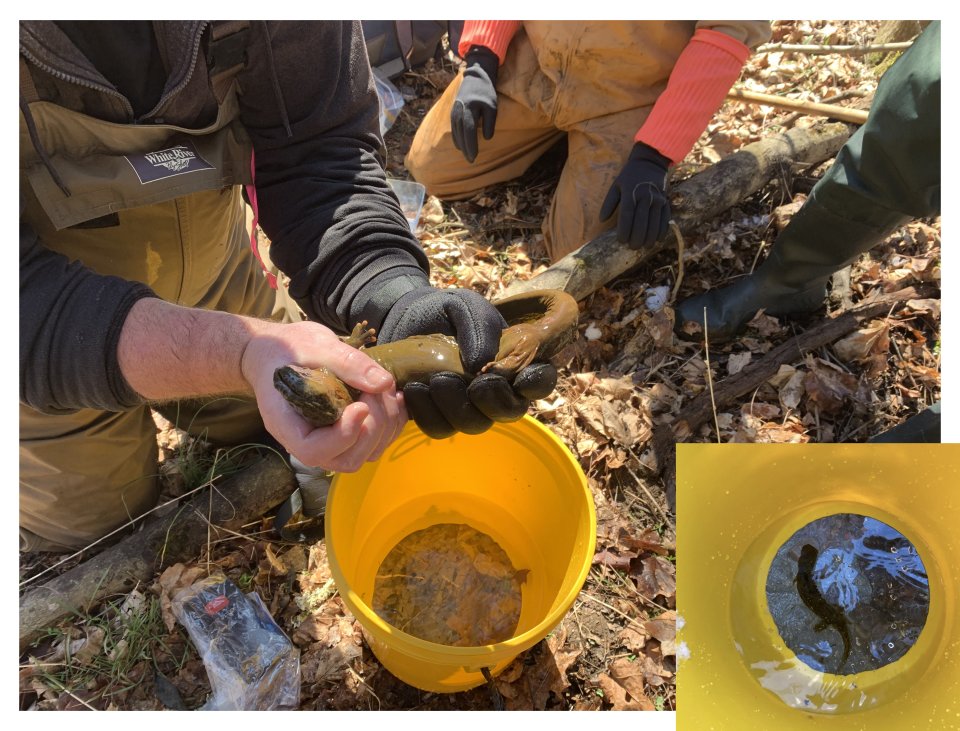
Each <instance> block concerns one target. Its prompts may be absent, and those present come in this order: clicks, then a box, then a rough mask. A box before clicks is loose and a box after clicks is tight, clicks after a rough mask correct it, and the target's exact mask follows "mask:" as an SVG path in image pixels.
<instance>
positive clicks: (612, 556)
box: [593, 549, 637, 573]
mask: <svg viewBox="0 0 960 731" xmlns="http://www.w3.org/2000/svg"><path fill="white" fill-rule="evenodd" d="M636 557H637V554H635V553H634V554H630V553H626V554H623V555H619V554H616V553H611V552H610V551H608V550H607V549H604V550H602V551H598V552H597V553H595V554H594V556H593V565H594V566H609V567H610V568H612V569H614V570H616V571H622V572H623V573H627V572H628V571H630V560H631V559H633V558H636Z"/></svg>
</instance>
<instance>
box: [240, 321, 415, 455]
mask: <svg viewBox="0 0 960 731" xmlns="http://www.w3.org/2000/svg"><path fill="white" fill-rule="evenodd" d="M291 363H293V364H297V365H301V366H306V367H309V368H318V367H321V366H322V367H326V368H328V369H330V370H331V371H332V372H333V373H334V374H336V375H337V377H339V378H340V379H341V380H342V381H343V382H344V383H347V384H348V385H350V386H353V387H354V388H356V389H357V390H359V391H361V392H363V395H362V396H361V398H360V400H359V401H357V402H355V403H353V404H350V405H349V406H348V407H347V408H346V409H345V410H344V412H343V414H342V416H341V417H340V419H339V420H338V421H337V422H336V423H335V424H333V425H331V426H327V427H322V428H319V429H317V428H314V427H312V426H311V425H310V424H308V423H307V422H305V421H304V420H303V418H301V417H300V415H299V414H297V413H296V411H294V409H293V407H291V406H290V404H289V403H287V401H286V400H285V399H284V398H283V397H282V396H281V395H280V393H279V392H278V391H277V390H276V388H275V387H274V385H273V373H274V371H275V370H276V369H277V368H279V367H280V366H284V365H289V364H291ZM241 370H242V371H243V375H244V377H245V378H246V379H247V381H248V382H249V383H250V385H251V387H252V388H253V391H254V394H255V395H256V398H257V405H258V407H259V409H260V414H261V416H262V418H263V423H264V426H265V427H266V428H267V431H269V432H270V433H271V434H272V435H273V436H274V437H275V438H276V439H277V441H279V442H280V444H282V445H283V447H284V448H285V449H286V450H287V451H288V452H289V453H290V454H292V455H293V456H295V457H296V458H297V459H299V460H300V461H301V462H303V463H304V464H306V465H308V466H310V467H322V468H324V469H327V470H331V471H333V472H355V471H357V470H358V469H360V468H361V467H362V466H363V464H364V462H368V461H373V460H376V459H378V458H379V457H380V455H381V454H383V451H384V450H385V449H386V448H387V446H389V444H390V443H391V442H392V441H393V440H394V439H396V437H397V436H398V435H399V433H400V430H401V429H403V427H404V425H405V424H406V422H407V412H406V409H405V407H404V403H403V394H402V393H398V392H397V390H396V384H395V383H394V380H393V377H392V376H391V375H390V374H389V373H388V372H387V371H385V370H384V369H383V368H381V367H380V366H379V365H377V363H376V362H374V361H373V360H372V359H371V358H370V357H369V356H367V355H366V354H364V353H363V352H362V351H360V350H357V349H356V348H352V347H350V346H349V345H347V344H346V343H344V342H342V341H341V340H340V339H339V338H338V337H337V336H336V335H335V334H334V333H333V331H331V330H330V329H328V328H326V327H324V326H323V325H320V324H318V323H315V322H298V323H292V324H288V325H276V324H270V325H269V326H266V327H264V328H262V329H260V330H259V331H258V332H257V333H256V334H255V335H254V336H253V338H252V339H251V340H250V342H249V344H248V345H247V347H246V349H245V350H244V353H243V358H242V360H241Z"/></svg>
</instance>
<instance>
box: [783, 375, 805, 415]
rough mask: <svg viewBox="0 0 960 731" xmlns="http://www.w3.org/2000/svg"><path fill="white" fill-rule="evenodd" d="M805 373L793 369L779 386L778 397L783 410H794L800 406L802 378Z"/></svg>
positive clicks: (802, 387)
mask: <svg viewBox="0 0 960 731" xmlns="http://www.w3.org/2000/svg"><path fill="white" fill-rule="evenodd" d="M806 375H807V374H806V373H804V372H803V371H800V370H796V369H794V370H793V373H792V374H791V375H790V377H789V378H788V379H787V380H786V382H785V383H784V384H783V385H782V386H781V387H780V391H779V393H778V397H779V399H780V405H781V406H783V408H784V409H785V410H790V411H795V410H796V409H797V408H798V407H799V406H800V401H801V399H803V394H804V378H806Z"/></svg>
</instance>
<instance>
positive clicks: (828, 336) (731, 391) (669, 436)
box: [653, 287, 918, 510]
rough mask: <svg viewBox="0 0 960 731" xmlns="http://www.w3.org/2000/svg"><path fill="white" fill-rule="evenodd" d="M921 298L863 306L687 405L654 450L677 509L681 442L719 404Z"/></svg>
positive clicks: (890, 297)
mask: <svg viewBox="0 0 960 731" xmlns="http://www.w3.org/2000/svg"><path fill="white" fill-rule="evenodd" d="M917 296H918V294H917V290H916V289H914V288H913V287H905V288H904V289H900V290H897V291H896V292H891V293H889V294H885V295H881V296H879V297H877V298H876V299H872V300H869V301H867V302H863V303H861V304H859V305H856V306H855V307H853V308H851V309H849V310H846V311H844V312H841V313H839V314H837V315H836V316H834V317H831V318H829V319H827V320H824V322H822V323H820V324H819V325H817V326H816V327H814V328H811V329H810V330H807V331H806V332H804V333H801V334H800V335H797V336H796V337H793V338H791V339H790V340H788V341H786V342H785V343H781V344H780V345H778V346H777V347H776V348H774V349H773V350H771V351H770V352H769V353H767V354H766V355H765V356H764V357H763V358H762V359H761V360H759V361H757V362H756V363H754V364H753V365H751V366H748V367H746V368H744V369H743V370H742V371H740V372H739V373H737V374H736V375H733V376H730V377H729V378H726V379H724V380H723V381H720V382H719V383H717V384H715V385H714V389H713V401H712V402H711V398H710V392H709V391H704V392H703V393H701V394H700V395H699V396H697V397H696V398H695V399H693V400H692V401H691V402H690V403H689V404H687V405H686V406H685V407H684V408H683V409H681V410H680V413H679V414H677V417H676V418H675V419H674V420H673V421H671V422H670V423H669V424H661V425H659V426H658V427H657V428H656V429H655V430H654V434H653V448H654V453H655V454H656V455H657V464H658V466H659V469H660V472H661V474H662V475H663V478H664V488H665V491H666V493H667V503H668V504H669V506H670V509H671V510H674V509H675V506H676V477H677V475H676V450H675V445H676V443H677V442H683V441H685V440H686V439H687V437H689V436H690V435H691V434H693V433H694V432H695V431H696V430H697V429H699V428H700V427H701V426H702V425H703V424H705V423H707V422H708V421H710V419H711V418H712V416H713V403H716V408H717V410H720V409H723V408H724V407H726V406H729V405H730V404H732V403H734V402H735V401H736V400H737V399H738V398H740V397H741V396H743V395H745V394H748V393H750V392H752V391H753V390H754V389H756V388H759V387H760V386H761V385H763V384H764V383H765V382H766V381H767V380H768V379H769V378H771V377H773V376H774V375H775V374H776V373H777V371H778V370H779V368H780V366H781V365H783V364H785V363H793V362H796V361H798V360H801V359H802V358H803V357H804V356H805V355H806V354H807V353H809V352H812V351H814V350H816V349H817V348H820V347H823V346H824V345H828V344H829V343H832V342H834V341H835V340H839V339H840V338H842V337H843V336H845V335H849V334H850V333H852V332H853V331H854V330H856V329H857V328H858V327H860V324H861V323H862V322H863V321H864V320H869V319H871V318H873V317H879V316H881V315H886V314H887V313H888V312H890V309H891V308H892V307H894V306H895V305H896V304H897V303H899V302H906V301H907V300H909V299H914V298H916V297H917Z"/></svg>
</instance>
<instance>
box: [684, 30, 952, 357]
mask: <svg viewBox="0 0 960 731" xmlns="http://www.w3.org/2000/svg"><path fill="white" fill-rule="evenodd" d="M939 213H940V23H939V21H935V22H933V23H931V24H930V25H929V26H928V27H927V28H926V30H925V31H924V32H923V33H922V35H921V36H920V37H919V38H918V39H917V40H916V42H915V43H914V44H913V46H911V48H910V49H909V50H908V51H907V52H906V53H904V55H903V56H902V57H901V58H900V59H899V60H898V61H897V62H896V63H895V64H894V65H893V66H892V67H891V68H890V70H889V71H888V72H887V73H886V74H884V76H883V78H882V79H881V80H880V84H879V86H878V88H877V95H876V98H875V100H874V103H873V105H872V108H871V111H870V116H869V118H868V120H867V122H866V124H864V125H863V126H862V127H861V128H860V129H859V130H857V132H856V133H855V134H854V135H853V136H852V137H851V138H850V139H849V140H848V141H847V143H846V144H845V145H844V146H843V148H842V149H841V150H840V153H839V154H838V155H837V159H836V161H835V163H834V164H833V166H832V167H831V168H830V169H829V170H828V171H827V173H826V174H825V175H824V176H823V178H822V179H821V180H820V181H819V182H818V183H817V185H816V186H814V188H813V191H811V193H810V197H809V198H808V200H807V201H806V203H804V205H803V207H802V208H801V209H800V210H799V211H798V212H797V214H796V215H795V216H794V217H793V219H792V220H791V221H790V223H789V224H788V225H787V227H786V228H785V229H784V230H783V232H782V233H781V234H780V236H779V237H778V238H777V240H776V242H775V243H774V245H773V247H772V249H771V251H770V255H769V256H768V257H767V259H766V260H765V261H764V262H763V264H762V265H761V266H760V267H759V268H758V269H757V270H756V271H755V272H754V273H753V274H751V275H749V276H746V277H744V278H742V279H741V280H740V281H739V282H737V283H736V284H734V285H731V286H729V287H725V288H723V289H719V290H715V291H709V292H706V293H704V294H701V295H698V296H696V297H692V298H690V299H687V300H684V301H683V302H681V303H680V304H679V305H678V307H677V320H676V322H677V330H678V332H681V333H686V332H689V330H688V329H687V328H686V327H684V326H685V325H687V324H688V323H692V324H698V325H699V326H700V330H701V331H702V329H703V321H704V309H706V318H707V330H708V333H707V334H708V336H709V338H710V340H711V341H716V342H722V341H724V340H729V339H730V338H732V337H734V336H735V335H736V334H737V333H738V332H740V331H741V330H742V329H743V327H744V325H746V323H747V322H749V321H750V319H752V318H753V316H754V315H755V314H756V313H757V312H758V311H759V310H761V309H763V310H765V311H766V312H767V314H770V315H776V316H780V315H788V314H800V313H806V312H812V311H813V310H816V309H817V308H819V307H820V306H821V305H822V304H823V299H824V296H825V294H826V284H827V281H828V280H829V278H830V275H831V274H833V273H834V272H835V271H837V270H839V269H841V268H843V267H844V266H846V265H847V264H849V263H851V262H852V261H854V260H855V259H856V258H857V256H859V255H860V254H862V253H864V252H865V251H867V250H869V249H870V248H872V247H873V246H875V245H876V244H878V243H879V242H881V241H882V240H883V239H884V238H885V237H886V236H888V235H889V234H890V233H892V232H893V231H894V230H896V229H897V228H898V227H900V226H902V225H903V224H905V223H907V222H908V221H910V220H912V219H914V218H921V217H927V216H935V215H939Z"/></svg>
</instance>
